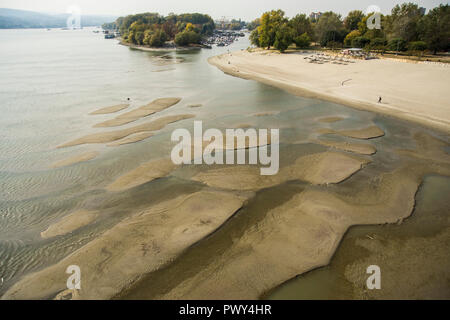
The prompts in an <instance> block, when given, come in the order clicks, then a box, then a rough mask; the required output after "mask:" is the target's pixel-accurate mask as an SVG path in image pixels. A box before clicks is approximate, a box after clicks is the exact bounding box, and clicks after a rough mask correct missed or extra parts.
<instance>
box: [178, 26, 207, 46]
mask: <svg viewBox="0 0 450 320" xmlns="http://www.w3.org/2000/svg"><path fill="white" fill-rule="evenodd" d="M200 40H201V36H200V35H199V34H198V33H196V32H195V31H187V30H185V31H182V32H179V33H177V35H176V36H175V43H176V44H177V45H179V46H187V45H189V44H193V43H200Z"/></svg>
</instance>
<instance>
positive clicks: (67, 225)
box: [41, 210, 97, 238]
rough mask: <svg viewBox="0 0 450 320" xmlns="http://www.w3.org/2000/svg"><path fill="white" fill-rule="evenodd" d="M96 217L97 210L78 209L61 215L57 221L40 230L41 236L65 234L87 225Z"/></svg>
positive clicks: (50, 236) (49, 236)
mask: <svg viewBox="0 0 450 320" xmlns="http://www.w3.org/2000/svg"><path fill="white" fill-rule="evenodd" d="M96 218H97V212H95V211H86V210H80V211H75V212H73V213H71V214H68V215H67V216H65V217H63V218H62V219H61V220H59V221H58V222H55V223H54V224H52V225H50V226H49V227H48V228H47V229H46V230H45V231H42V232H41V237H42V238H52V237H56V236H60V235H64V234H67V233H69V232H72V231H74V230H77V229H78V228H81V227H83V226H85V225H88V224H89V223H91V222H92V221H94V220H95V219H96Z"/></svg>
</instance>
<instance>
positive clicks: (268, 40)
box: [258, 10, 287, 49]
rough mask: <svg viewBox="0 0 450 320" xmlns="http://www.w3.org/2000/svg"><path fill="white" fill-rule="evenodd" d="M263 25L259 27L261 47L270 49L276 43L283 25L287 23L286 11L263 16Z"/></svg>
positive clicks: (267, 13)
mask: <svg viewBox="0 0 450 320" xmlns="http://www.w3.org/2000/svg"><path fill="white" fill-rule="evenodd" d="M260 20H261V25H260V26H259V27H258V33H259V45H260V46H261V47H267V49H270V47H271V46H273V45H274V43H275V37H276V33H277V31H278V30H279V28H280V27H281V25H282V24H283V23H286V22H287V19H286V18H285V17H284V11H282V10H272V11H269V12H265V13H264V14H263V15H262V16H261V19H260Z"/></svg>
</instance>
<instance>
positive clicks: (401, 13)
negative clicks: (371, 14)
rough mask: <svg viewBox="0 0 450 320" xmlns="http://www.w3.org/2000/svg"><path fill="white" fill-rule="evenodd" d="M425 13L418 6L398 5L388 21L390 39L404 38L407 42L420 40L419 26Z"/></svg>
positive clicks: (412, 4)
mask: <svg viewBox="0 0 450 320" xmlns="http://www.w3.org/2000/svg"><path fill="white" fill-rule="evenodd" d="M422 15H423V13H422V12H421V10H420V9H419V7H418V5H417V4H414V3H403V4H402V5H401V6H400V5H396V6H395V7H394V8H393V9H392V11H391V15H390V16H389V17H388V19H387V20H386V24H387V33H388V36H389V38H390V39H393V38H402V39H404V40H405V41H406V42H410V41H415V40H417V39H418V35H419V33H418V24H419V21H420V19H421V18H422Z"/></svg>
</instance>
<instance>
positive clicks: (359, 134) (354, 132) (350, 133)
mask: <svg viewBox="0 0 450 320" xmlns="http://www.w3.org/2000/svg"><path fill="white" fill-rule="evenodd" d="M319 132H320V133H322V134H337V135H340V136H344V137H349V138H355V139H363V140H368V139H374V138H379V137H382V136H384V134H385V133H384V131H383V130H381V129H380V128H379V127H377V126H376V125H372V126H369V127H366V128H361V129H349V130H333V129H320V130H319Z"/></svg>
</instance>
